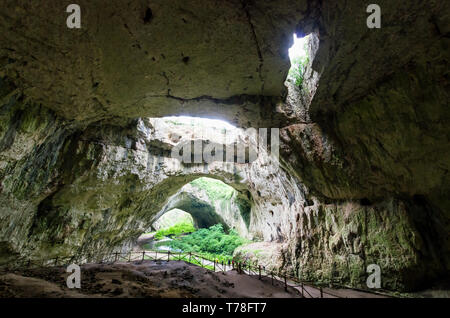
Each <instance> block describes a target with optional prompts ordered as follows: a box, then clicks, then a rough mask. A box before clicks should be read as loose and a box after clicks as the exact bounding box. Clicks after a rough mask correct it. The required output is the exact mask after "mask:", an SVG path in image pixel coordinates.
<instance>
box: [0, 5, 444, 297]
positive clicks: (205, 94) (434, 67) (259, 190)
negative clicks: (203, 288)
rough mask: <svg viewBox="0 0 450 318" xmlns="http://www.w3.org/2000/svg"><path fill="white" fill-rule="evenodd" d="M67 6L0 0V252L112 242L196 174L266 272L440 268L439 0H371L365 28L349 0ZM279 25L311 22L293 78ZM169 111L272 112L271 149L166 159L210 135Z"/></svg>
mask: <svg viewBox="0 0 450 318" xmlns="http://www.w3.org/2000/svg"><path fill="white" fill-rule="evenodd" d="M78 4H79V5H80V7H81V8H82V27H81V29H68V28H67V26H66V18H67V13H66V12H65V9H66V8H65V4H56V5H55V4H54V3H50V2H47V3H46V2H30V1H25V0H19V1H17V0H15V1H12V0H6V1H3V3H2V4H1V5H0V7H1V12H2V13H1V15H0V33H1V34H2V37H1V38H0V265H2V266H6V265H11V264H14V263H15V262H17V261H18V260H23V259H29V258H31V259H48V258H51V257H55V256H61V257H63V256H70V255H74V254H79V255H85V256H86V258H88V259H94V258H95V257H96V255H97V256H98V255H99V253H101V252H105V253H106V252H110V251H112V250H117V249H122V248H127V246H129V244H131V243H132V242H134V241H135V240H136V239H137V237H138V236H139V235H140V234H141V233H143V232H144V231H145V230H146V229H147V228H148V227H149V226H150V224H151V222H152V220H153V218H154V216H155V215H156V214H157V213H158V212H160V211H161V210H162V209H163V208H164V206H166V205H167V204H168V202H169V198H171V197H172V196H173V195H175V194H176V193H177V192H178V191H179V190H180V189H181V187H182V186H183V185H185V184H187V183H189V182H190V181H193V180H195V179H197V178H198V177H202V176H208V177H212V178H217V179H219V180H222V181H223V182H225V183H227V184H229V185H230V186H232V187H233V188H235V189H236V191H238V195H239V198H240V199H241V200H244V201H245V202H247V203H248V205H249V210H250V212H249V214H250V216H249V220H248V228H247V230H248V233H249V235H251V236H252V237H254V238H256V239H259V240H262V241H264V242H266V243H270V242H273V243H274V244H276V245H277V250H279V251H280V253H281V255H282V258H281V259H282V261H281V262H278V264H279V265H277V266H280V267H282V269H283V270H288V271H291V272H293V273H295V274H296V275H299V276H302V277H307V278H311V279H315V280H329V279H334V280H337V281H340V282H342V283H346V284H349V285H353V286H364V284H365V278H366V276H367V273H366V268H367V265H368V264H372V263H374V264H378V265H379V266H380V267H381V271H382V285H383V288H387V289H397V290H413V289H420V288H425V287H427V286H430V285H432V284H434V283H435V282H441V281H444V280H445V279H448V272H449V266H450V242H449V235H448V233H449V230H450V218H449V217H450V214H449V211H450V201H449V196H448V192H449V190H450V179H449V173H448V172H449V169H450V160H449V152H450V142H449V133H450V132H449V128H448V127H449V126H448V124H447V123H448V121H449V120H450V113H449V109H450V108H449V107H448V106H449V103H448V101H449V93H448V92H449V91H450V89H449V80H448V60H449V50H448V39H449V34H450V33H449V32H450V29H449V25H450V23H449V18H448V14H447V12H449V11H450V7H449V6H450V4H449V2H448V1H443V0H440V1H432V2H430V1H428V2H426V1H424V2H420V3H418V2H414V1H404V2H402V3H400V4H399V3H397V2H392V1H387V0H386V1H385V0H383V1H378V4H379V5H380V7H381V8H382V27H381V28H380V29H369V28H367V26H366V18H367V13H366V7H365V5H363V4H361V2H360V1H356V0H354V1H353V0H352V1H345V2H341V1H339V2H338V1H318V0H302V1H287V0H281V1H265V0H261V1H259V0H258V1H247V0H227V1H219V0H217V1H202V0H196V1H190V2H186V1H178V0H176V1H170V2H168V1H162V0H156V1H151V2H148V1H144V0H139V1H133V2H132V3H129V2H126V1H121V0H109V1H95V2H93V1H86V0H80V1H78ZM294 32H297V34H299V35H305V34H311V40H310V42H309V45H308V50H309V54H310V63H309V65H308V66H307V71H306V75H305V81H304V83H303V86H302V87H292V85H291V84H289V83H287V87H286V86H285V79H286V75H287V72H288V69H289V58H288V55H287V51H288V48H289V46H290V45H291V44H292V43H291V41H292V40H291V39H292V33H294ZM169 115H170V116H172V115H190V116H198V117H210V118H220V119H225V120H228V121H229V122H231V123H233V124H235V125H237V126H238V127H242V128H248V127H254V128H260V127H269V128H270V127H276V128H280V140H281V145H280V163H279V165H278V163H277V162H274V161H273V160H272V158H271V157H270V156H268V155H262V156H259V157H258V159H257V160H256V161H255V162H252V163H247V164H236V163H233V162H225V163H219V162H213V163H207V164H206V163H202V164H183V163H181V162H180V161H178V160H177V159H175V158H173V157H172V156H171V150H172V149H173V147H176V146H177V145H181V144H182V143H184V142H189V143H190V142H193V141H194V140H199V139H201V140H202V142H205V143H208V142H211V140H213V141H212V142H214V138H216V137H219V136H220V133H215V134H213V136H212V137H211V136H210V137H208V138H206V139H205V138H203V137H198V136H194V135H187V134H186V133H185V132H182V133H180V132H179V133H176V129H175V128H174V127H173V126H174V125H172V126H171V129H172V130H171V131H172V132H173V133H172V134H168V131H167V130H164V129H162V128H161V127H160V126H159V125H160V124H161V122H160V121H158V120H157V119H156V118H159V117H163V116H169ZM161 125H163V126H164V125H166V124H161ZM166 126H167V125H166ZM169 126H170V125H169ZM179 129H184V128H179ZM239 136H241V137H242V135H241V134H240V133H238V134H237V135H236V138H237V139H235V140H234V141H232V143H233V144H238V143H242V142H245V143H246V144H247V145H249V144H248V143H247V141H245V140H244V141H243V140H242V138H241V139H239V138H240V137H239ZM202 138H203V139H202ZM250 144H251V142H250ZM278 247H279V249H278ZM277 253H278V252H277Z"/></svg>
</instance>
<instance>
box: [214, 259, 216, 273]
mask: <svg viewBox="0 0 450 318" xmlns="http://www.w3.org/2000/svg"><path fill="white" fill-rule="evenodd" d="M214 271H216V260H214Z"/></svg>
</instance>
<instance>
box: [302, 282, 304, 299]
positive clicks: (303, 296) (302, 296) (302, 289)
mask: <svg viewBox="0 0 450 318" xmlns="http://www.w3.org/2000/svg"><path fill="white" fill-rule="evenodd" d="M302 297H305V296H304V294H303V282H302Z"/></svg>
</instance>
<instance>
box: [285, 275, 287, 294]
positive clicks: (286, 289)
mask: <svg viewBox="0 0 450 318" xmlns="http://www.w3.org/2000/svg"><path fill="white" fill-rule="evenodd" d="M284 290H285V291H287V282H286V273H284Z"/></svg>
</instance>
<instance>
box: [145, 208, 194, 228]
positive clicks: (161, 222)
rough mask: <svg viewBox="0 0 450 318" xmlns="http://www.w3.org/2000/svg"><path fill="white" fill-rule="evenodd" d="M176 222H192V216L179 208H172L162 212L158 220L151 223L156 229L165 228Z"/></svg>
mask: <svg viewBox="0 0 450 318" xmlns="http://www.w3.org/2000/svg"><path fill="white" fill-rule="evenodd" d="M178 223H191V224H194V219H193V218H192V216H191V215H190V214H189V213H187V212H185V211H183V210H180V209H172V210H170V211H168V212H166V213H164V214H163V215H162V216H161V217H160V218H159V219H158V220H156V221H155V222H154V223H153V227H154V228H155V229H156V230H160V229H165V228H168V227H171V226H174V225H176V224H178Z"/></svg>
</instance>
